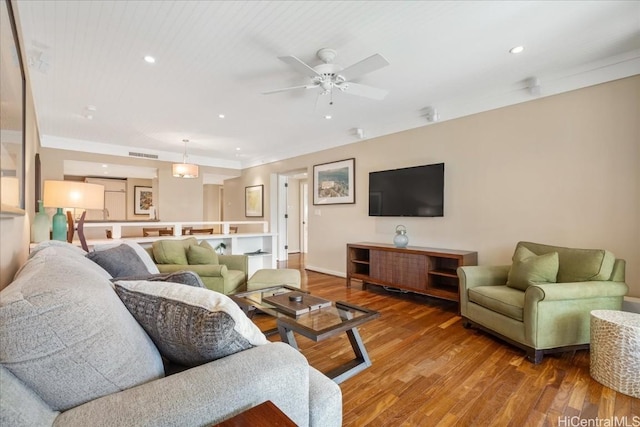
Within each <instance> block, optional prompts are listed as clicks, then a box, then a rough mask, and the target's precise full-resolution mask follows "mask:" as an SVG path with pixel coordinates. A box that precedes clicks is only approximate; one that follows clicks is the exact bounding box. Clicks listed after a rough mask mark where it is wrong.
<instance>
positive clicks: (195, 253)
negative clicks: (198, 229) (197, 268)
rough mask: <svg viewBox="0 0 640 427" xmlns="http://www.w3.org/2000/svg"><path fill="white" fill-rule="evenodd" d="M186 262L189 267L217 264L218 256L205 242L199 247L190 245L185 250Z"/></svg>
mask: <svg viewBox="0 0 640 427" xmlns="http://www.w3.org/2000/svg"><path fill="white" fill-rule="evenodd" d="M187 262H189V265H201V264H218V254H216V251H215V250H213V248H212V247H211V245H210V244H209V243H207V241H206V240H203V241H202V242H200V244H199V245H197V246H196V245H191V246H189V249H187Z"/></svg>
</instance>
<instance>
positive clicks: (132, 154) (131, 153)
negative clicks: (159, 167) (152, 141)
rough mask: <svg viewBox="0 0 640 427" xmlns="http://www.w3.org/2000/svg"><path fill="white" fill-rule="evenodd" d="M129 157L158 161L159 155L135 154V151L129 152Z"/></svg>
mask: <svg viewBox="0 0 640 427" xmlns="http://www.w3.org/2000/svg"><path fill="white" fill-rule="evenodd" d="M129 156H131V157H144V158H145V159H157V158H158V155H157V154H146V153H134V152H133V151H129Z"/></svg>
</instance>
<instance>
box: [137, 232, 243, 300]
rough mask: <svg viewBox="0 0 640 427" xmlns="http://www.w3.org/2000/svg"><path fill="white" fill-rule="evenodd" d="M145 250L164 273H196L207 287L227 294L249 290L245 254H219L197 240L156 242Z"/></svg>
mask: <svg viewBox="0 0 640 427" xmlns="http://www.w3.org/2000/svg"><path fill="white" fill-rule="evenodd" d="M146 250H147V252H148V253H149V255H151V258H152V259H153V262H154V263H155V264H156V265H157V266H158V270H160V272H161V273H173V272H175V271H181V270H189V271H193V272H194V273H197V274H198V276H200V278H201V279H202V282H203V283H204V285H205V286H206V287H207V288H209V289H211V290H213V291H216V292H220V293H222V294H225V295H228V294H232V293H236V292H240V291H244V290H246V286H247V274H248V271H249V261H248V257H247V256H246V255H219V254H217V253H216V252H215V250H214V249H213V248H212V247H211V245H209V244H208V243H207V241H206V240H203V241H201V242H200V243H198V239H196V238H195V237H189V238H187V239H180V240H173V239H163V240H157V241H155V242H153V245H152V246H151V247H149V248H146Z"/></svg>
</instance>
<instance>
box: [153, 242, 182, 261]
mask: <svg viewBox="0 0 640 427" xmlns="http://www.w3.org/2000/svg"><path fill="white" fill-rule="evenodd" d="M152 247H153V258H154V259H155V260H156V263H158V264H178V265H188V264H189V263H188V261H187V254H186V252H185V246H184V244H183V243H182V241H180V240H158V241H155V242H153V245H152Z"/></svg>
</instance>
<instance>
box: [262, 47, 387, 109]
mask: <svg viewBox="0 0 640 427" xmlns="http://www.w3.org/2000/svg"><path fill="white" fill-rule="evenodd" d="M316 55H317V56H318V58H320V60H321V61H322V64H320V65H316V66H315V67H311V66H310V65H307V64H305V63H304V62H302V61H301V60H300V59H298V58H296V57H295V56H279V57H278V59H280V60H281V61H282V62H284V63H286V64H289V65H291V66H292V67H293V68H295V69H296V71H298V72H300V73H302V74H304V75H305V76H307V77H309V78H310V79H311V82H310V83H308V84H305V85H300V86H293V87H286V88H282V89H275V90H270V91H267V92H262V93H263V95H270V94H272V93H278V92H284V91H288V90H295V89H313V88H320V89H321V91H322V92H321V95H326V94H329V95H331V94H332V93H333V90H334V89H338V90H340V91H341V92H344V93H348V94H350V95H357V96H364V97H366V98H371V99H377V100H381V99H384V97H385V96H387V93H388V91H386V90H384V89H378V88H375V87H372V86H367V85H363V84H360V83H354V82H353V81H351V80H352V79H356V78H358V77H360V76H363V75H365V74H367V73H370V72H372V71H375V70H378V69H380V68H382V67H386V66H387V65H389V61H387V60H386V59H385V58H384V57H383V56H382V55H380V54H377V53H376V54H375V55H371V56H370V57H368V58H366V59H363V60H362V61H360V62H356V63H355V64H353V65H351V66H349V67H347V68H343V67H341V66H340V65H338V64H334V63H333V60H334V59H335V58H336V55H337V52H336V51H335V50H334V49H329V48H323V49H320V50H319V51H318V52H317V53H316Z"/></svg>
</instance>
